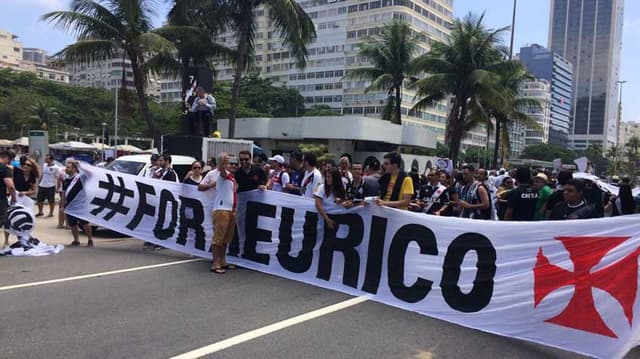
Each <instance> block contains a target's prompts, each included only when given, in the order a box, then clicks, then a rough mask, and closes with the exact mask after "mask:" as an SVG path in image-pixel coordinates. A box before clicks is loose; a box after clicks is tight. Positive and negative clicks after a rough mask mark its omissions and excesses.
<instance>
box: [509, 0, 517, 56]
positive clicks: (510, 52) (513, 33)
mask: <svg viewBox="0 0 640 359" xmlns="http://www.w3.org/2000/svg"><path fill="white" fill-rule="evenodd" d="M517 6H518V0H513V16H512V17H511V45H509V60H513V37H514V35H515V32H516V7H517Z"/></svg>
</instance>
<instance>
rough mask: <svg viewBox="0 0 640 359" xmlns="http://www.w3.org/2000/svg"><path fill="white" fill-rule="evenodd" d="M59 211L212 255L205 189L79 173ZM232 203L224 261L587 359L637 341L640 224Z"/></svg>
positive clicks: (619, 351)
mask: <svg viewBox="0 0 640 359" xmlns="http://www.w3.org/2000/svg"><path fill="white" fill-rule="evenodd" d="M81 170H82V181H78V182H77V183H76V184H74V186H72V188H70V189H69V190H68V192H69V193H70V194H75V195H74V196H73V198H72V199H71V201H70V203H69V204H68V205H67V208H66V212H67V213H68V214H71V215H74V216H77V217H80V218H83V219H85V220H88V221H90V222H92V223H95V224H97V225H100V226H104V227H107V228H110V229H113V230H115V231H118V232H122V233H125V234H128V235H130V236H133V237H136V238H139V239H143V240H145V241H149V242H153V243H157V244H160V245H162V246H165V247H168V248H171V249H175V250H177V251H181V252H184V253H188V254H192V255H196V256H201V257H204V258H211V255H210V252H209V248H210V247H209V246H210V239H211V237H212V230H213V229H212V228H213V227H212V223H211V208H212V202H213V195H214V193H213V191H206V192H198V191H197V190H196V188H195V186H190V185H182V184H176V183H168V182H164V181H158V180H153V179H148V178H141V177H135V176H131V175H126V174H121V173H116V172H110V171H107V170H104V169H99V168H95V167H90V166H85V165H82V166H81ZM328 213H329V214H330V217H331V218H332V219H333V220H334V221H335V222H336V224H337V225H338V226H337V230H328V229H325V228H324V224H323V221H322V220H321V217H320V216H318V214H317V212H316V209H315V206H314V202H313V200H311V199H305V198H302V197H299V196H293V195H288V194H283V193H278V192H272V191H253V192H249V193H244V194H241V195H240V196H239V207H238V227H237V233H238V236H237V238H236V240H235V241H234V243H232V246H231V249H230V252H231V253H230V254H232V255H236V256H237V258H233V257H231V258H230V259H233V263H235V264H240V265H242V266H245V267H248V268H251V269H255V270H259V271H262V272H265V273H271V274H274V275H278V276H282V277H285V278H290V279H294V280H298V281H302V282H305V283H310V284H313V285H317V286H321V287H325V288H330V289H333V290H338V291H342V292H345V293H349V294H353V295H363V294H366V295H370V296H371V297H372V299H373V300H376V301H378V302H382V303H386V304H389V305H393V306H396V307H400V308H404V309H407V310H412V311H415V312H418V313H421V314H424V315H427V316H430V317H435V318H439V319H442V320H446V321H449V322H453V323H457V324H460V325H463V326H466V327H470V328H475V329H479V330H482V331H485V332H490V333H495V334H499V335H504V336H509V337H514V338H520V339H524V340H529V341H533V342H537V343H542V344H546V345H549V346H554V347H558V348H562V349H565V350H570V351H574V352H578V353H582V354H586V355H590V356H596V357H602V358H615V357H622V356H623V355H624V354H625V353H627V352H628V351H629V350H630V349H631V348H633V347H634V346H636V345H637V344H638V342H639V341H640V326H639V324H640V319H636V318H638V317H639V314H638V313H639V310H640V308H639V305H640V304H639V303H638V257H639V256H640V221H639V219H640V217H638V216H622V217H615V218H605V219H595V220H578V221H562V222H496V221H482V220H469V219H459V218H446V217H438V216H427V215H423V214H420V213H412V212H407V211H399V210H395V209H390V208H381V207H377V206H375V205H372V204H370V205H368V206H365V207H359V208H354V209H351V210H344V209H340V208H337V207H332V208H328Z"/></svg>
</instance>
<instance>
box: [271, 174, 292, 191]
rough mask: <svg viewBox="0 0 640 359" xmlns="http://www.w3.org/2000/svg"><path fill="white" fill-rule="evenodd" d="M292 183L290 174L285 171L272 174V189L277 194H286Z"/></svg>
mask: <svg viewBox="0 0 640 359" xmlns="http://www.w3.org/2000/svg"><path fill="white" fill-rule="evenodd" d="M290 182H291V179H290V178H289V174H288V173H287V172H284V171H278V172H276V171H274V172H273V174H271V189H272V190H274V191H276V192H284V188H285V187H286V186H287V185H288V184H289V183H290Z"/></svg>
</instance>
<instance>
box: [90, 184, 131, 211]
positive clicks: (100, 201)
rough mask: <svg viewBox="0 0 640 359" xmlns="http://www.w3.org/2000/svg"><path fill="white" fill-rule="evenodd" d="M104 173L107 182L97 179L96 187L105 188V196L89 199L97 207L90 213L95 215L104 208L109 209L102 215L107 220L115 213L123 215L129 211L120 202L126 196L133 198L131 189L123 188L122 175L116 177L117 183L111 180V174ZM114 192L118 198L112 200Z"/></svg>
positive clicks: (122, 201)
mask: <svg viewBox="0 0 640 359" xmlns="http://www.w3.org/2000/svg"><path fill="white" fill-rule="evenodd" d="M106 175H107V179H108V182H105V181H99V182H98V187H100V188H104V189H106V190H107V195H106V196H105V198H94V199H93V200H92V201H91V204H95V205H96V206H98V207H97V208H95V209H94V210H92V211H91V214H93V215H94V216H97V215H98V214H100V212H102V211H104V210H105V209H109V212H107V214H106V215H105V216H104V217H102V218H104V219H105V220H107V221H108V220H110V219H111V218H113V216H115V215H116V213H120V214H124V215H126V214H127V213H129V208H127V207H125V206H123V205H122V204H123V203H124V200H125V199H126V197H129V198H133V191H132V190H130V189H127V188H125V186H124V180H123V179H122V177H118V183H119V185H118V184H116V183H115V182H114V181H113V177H112V176H111V174H109V173H107V174H106ZM116 194H117V195H118V200H117V201H114V200H113V197H114V195H116Z"/></svg>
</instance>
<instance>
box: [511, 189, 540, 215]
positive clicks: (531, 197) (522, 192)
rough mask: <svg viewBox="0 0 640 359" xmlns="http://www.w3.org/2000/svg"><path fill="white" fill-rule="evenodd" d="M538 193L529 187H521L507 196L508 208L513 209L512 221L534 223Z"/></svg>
mask: <svg viewBox="0 0 640 359" xmlns="http://www.w3.org/2000/svg"><path fill="white" fill-rule="evenodd" d="M537 201H538V192H537V191H536V190H535V189H533V187H531V186H529V185H521V186H518V187H517V188H515V189H513V190H511V192H509V194H507V208H513V215H512V217H511V220H512V221H533V220H535V214H536V202H537Z"/></svg>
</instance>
